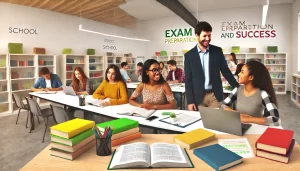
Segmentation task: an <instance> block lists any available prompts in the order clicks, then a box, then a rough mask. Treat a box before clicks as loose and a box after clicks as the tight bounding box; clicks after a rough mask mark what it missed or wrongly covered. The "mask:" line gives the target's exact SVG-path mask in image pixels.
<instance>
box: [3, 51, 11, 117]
mask: <svg viewBox="0 0 300 171" xmlns="http://www.w3.org/2000/svg"><path fill="white" fill-rule="evenodd" d="M8 66H9V60H8V55H7V54H0V114H1V113H2V112H8V111H10V110H11V109H10V103H11V96H10V85H9V67H8Z"/></svg>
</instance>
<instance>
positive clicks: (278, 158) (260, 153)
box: [256, 139, 295, 163]
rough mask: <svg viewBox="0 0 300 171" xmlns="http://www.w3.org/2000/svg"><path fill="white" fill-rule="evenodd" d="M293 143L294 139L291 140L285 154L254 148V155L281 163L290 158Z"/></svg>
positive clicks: (286, 161)
mask: <svg viewBox="0 0 300 171" xmlns="http://www.w3.org/2000/svg"><path fill="white" fill-rule="evenodd" d="M294 145H295V139H293V140H292V142H291V145H290V147H289V149H288V151H287V154H286V155H280V154H276V153H272V152H268V151H264V150H259V149H256V156H258V157H263V158H266V159H270V160H274V161H279V162H282V163H288V162H289V160H290V158H291V155H292V152H293V149H294Z"/></svg>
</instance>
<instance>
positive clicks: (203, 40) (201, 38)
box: [196, 31, 211, 48]
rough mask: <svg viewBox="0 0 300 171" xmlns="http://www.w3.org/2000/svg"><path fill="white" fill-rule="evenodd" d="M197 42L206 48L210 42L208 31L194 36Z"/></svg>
mask: <svg viewBox="0 0 300 171" xmlns="http://www.w3.org/2000/svg"><path fill="white" fill-rule="evenodd" d="M196 37H197V39H198V42H199V44H200V45H201V46H203V47H204V48H207V47H208V45H209V43H210V41H211V32H210V31H201V33H200V35H197V34H196Z"/></svg>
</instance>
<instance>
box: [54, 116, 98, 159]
mask: <svg viewBox="0 0 300 171" xmlns="http://www.w3.org/2000/svg"><path fill="white" fill-rule="evenodd" d="M94 126H95V122H94V121H90V120H84V119H80V118H76V119H73V120H70V121H67V122H63V123H60V124H57V125H55V126H52V127H51V128H50V130H51V144H50V146H51V149H50V155H51V156H56V157H61V158H64V159H68V160H74V159H75V158H77V157H78V156H80V155H81V154H82V153H84V152H85V151H87V150H88V149H90V148H92V147H94V146H95V144H96V141H95V135H94V133H93V130H92V129H91V128H93V127H94Z"/></svg>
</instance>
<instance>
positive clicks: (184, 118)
mask: <svg viewBox="0 0 300 171" xmlns="http://www.w3.org/2000/svg"><path fill="white" fill-rule="evenodd" d="M199 120H201V117H200V116H199V115H198V116H191V115H187V114H183V113H180V114H177V115H176V119H175V122H173V121H172V119H171V118H170V117H166V118H163V119H160V120H159V121H161V122H164V123H167V124H171V125H174V126H178V127H180V128H185V127H187V126H189V125H191V124H193V123H195V122H197V121H199Z"/></svg>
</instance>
